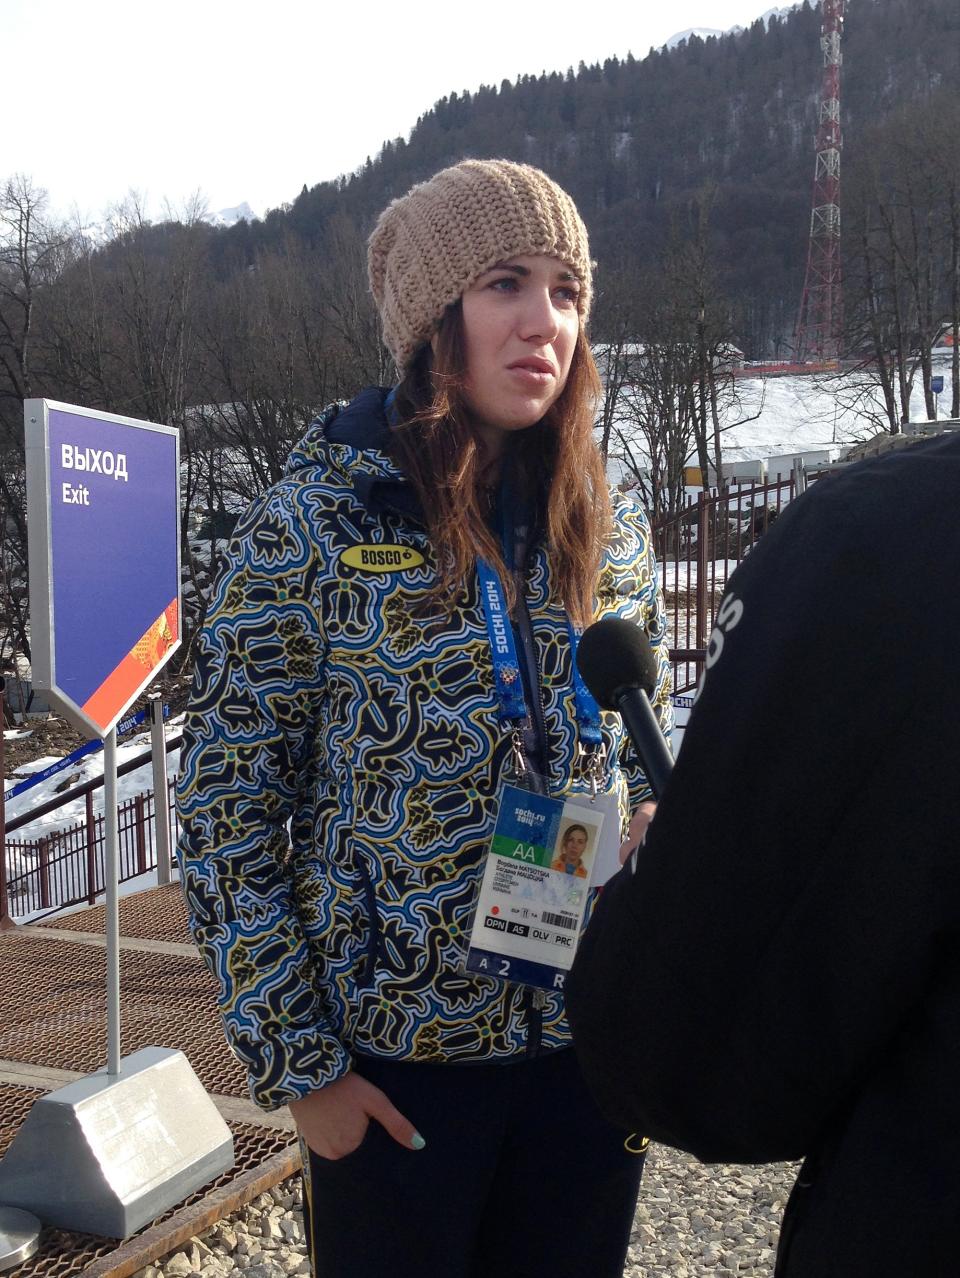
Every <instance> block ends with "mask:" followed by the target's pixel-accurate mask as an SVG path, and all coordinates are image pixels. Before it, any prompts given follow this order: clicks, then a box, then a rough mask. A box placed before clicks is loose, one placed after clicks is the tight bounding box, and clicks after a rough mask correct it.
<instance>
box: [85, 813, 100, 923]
mask: <svg viewBox="0 0 960 1278" xmlns="http://www.w3.org/2000/svg"><path fill="white" fill-rule="evenodd" d="M84 799H85V807H86V819H87V904H88V905H93V903H94V901H96V899H97V827H96V825H95V824H94V820H93V791H92V790H88V791H87V793H86V795H85V796H84Z"/></svg>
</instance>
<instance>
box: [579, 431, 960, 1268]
mask: <svg viewBox="0 0 960 1278" xmlns="http://www.w3.org/2000/svg"><path fill="white" fill-rule="evenodd" d="M958 492H960V439H957V438H956V437H950V436H946V437H940V438H937V439H935V440H932V441H927V442H924V443H920V444H917V445H914V446H911V447H909V448H906V449H904V450H903V451H902V452H898V453H895V454H888V455H887V456H885V457H883V458H881V459H877V460H874V461H870V462H865V463H862V464H861V465H858V466H855V467H852V468H851V469H849V470H848V471H845V472H842V473H840V474H839V475H836V476H828V477H825V478H823V479H821V480H819V481H818V482H817V483H816V484H815V485H814V486H813V487H812V488H811V490H810V491H809V492H808V493H807V494H806V495H805V496H804V497H802V498H801V499H800V500H798V501H796V502H794V503H792V504H791V505H790V507H789V508H788V509H787V511H786V513H785V514H784V515H783V517H782V518H781V519H780V520H779V521H778V524H777V527H776V528H775V529H773V530H772V531H771V532H769V533H768V534H767V535H766V536H765V537H764V538H763V540H762V541H760V542H759V543H758V545H757V546H756V548H755V549H754V550H753V551H752V552H751V554H750V556H749V558H748V559H747V560H746V561H745V562H744V563H743V564H742V565H741V566H740V567H739V568H738V569H737V571H736V573H735V574H734V575H733V577H732V578H731V580H730V583H729V586H728V589H727V592H726V594H725V597H724V599H723V601H722V604H721V607H720V609H719V611H718V616H717V624H716V629H715V630H714V633H713V635H712V636H711V640H710V646H709V650H708V656H707V663H706V664H707V669H706V672H705V676H704V680H703V682H702V684H701V688H700V693H699V696H698V700H697V704H696V706H695V708H694V710H693V712H692V715H691V718H690V722H689V724H688V726H687V729H686V732H685V737H684V742H683V748H682V750H681V752H680V754H679V757H678V759H677V763H676V768H675V769H674V772H673V774H672V776H671V778H670V781H669V783H668V785H667V787H666V790H665V793H664V795H663V797H662V800H661V802H660V804H659V807H658V810H657V813H656V816H655V819H654V821H653V823H652V825H651V826H650V828H649V831H648V833H647V837H646V841H645V843H644V845H643V846H642V847H641V848H640V849H639V853H638V855H637V857H636V858H635V869H634V866H633V865H631V864H630V863H629V862H628V864H627V865H625V866H624V867H623V869H622V870H621V871H620V873H619V874H618V875H617V876H616V877H615V878H614V879H613V880H611V882H610V883H609V884H608V885H607V887H606V888H605V889H604V892H603V895H602V897H601V900H600V903H599V906H598V908H597V911H596V913H595V915H594V917H593V920H592V922H591V925H590V927H589V929H588V931H587V934H586V936H585V938H584V941H583V943H582V945H581V948H580V951H579V954H578V957H577V960H576V963H575V965H574V970H573V972H572V974H571V976H570V977H569V978H568V982H567V987H566V988H567V1007H568V1012H569V1016H570V1020H571V1022H572V1026H573V1032H574V1044H575V1047H576V1049H577V1052H578V1055H579V1058H580V1062H581V1066H582V1068H583V1070H584V1073H585V1075H586V1077H587V1080H588V1082H589V1083H590V1085H591V1086H592V1088H593V1090H594V1093H595V1095H596V1096H597V1098H598V1101H599V1102H600V1104H601V1107H602V1108H603V1109H604V1110H605V1111H606V1112H607V1114H608V1115H609V1116H610V1117H611V1118H612V1119H614V1120H615V1121H617V1122H618V1123H620V1124H621V1125H622V1126H623V1127H624V1128H625V1129H627V1130H632V1131H637V1132H642V1133H645V1134H648V1135H649V1136H651V1137H652V1138H653V1139H654V1140H658V1141H661V1142H664V1143H666V1144H669V1145H673V1146H676V1147H677V1148H680V1149H684V1150H688V1151H690V1152H692V1153H693V1154H695V1155H696V1156H697V1157H698V1158H700V1159H701V1160H702V1161H704V1162H741V1163H762V1162H768V1161H779V1160H785V1159H798V1158H803V1159H804V1160H805V1161H804V1164H803V1168H802V1170H801V1173H800V1175H799V1177H798V1180H797V1183H796V1186H795V1188H794V1191H793V1194H792V1195H791V1199H790V1202H789V1204H788V1207H787V1211H786V1214H785V1218H784V1223H783V1229H782V1231H781V1239H780V1248H779V1253H778V1260H777V1269H776V1273H777V1275H778V1276H782V1278H860V1276H861V1275H862V1276H863V1278H948V1275H949V1278H956V1275H957V1274H958V1273H960V1251H958V1245H957V1237H956V1234H957V1226H958V1223H960V1161H958V1155H960V1088H958V1085H957V1078H958V1070H960V852H958V838H960V782H958V778H960V680H958V678H957V674H956V664H957V655H956V649H957V635H958V634H960V590H958V586H957V565H958V563H960V525H958V523H957V517H956V509H957V500H958V498H957V494H958Z"/></svg>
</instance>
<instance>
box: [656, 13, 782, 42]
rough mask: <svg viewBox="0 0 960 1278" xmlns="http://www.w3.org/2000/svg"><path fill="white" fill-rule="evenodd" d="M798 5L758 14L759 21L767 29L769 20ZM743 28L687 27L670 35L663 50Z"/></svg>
mask: <svg viewBox="0 0 960 1278" xmlns="http://www.w3.org/2000/svg"><path fill="white" fill-rule="evenodd" d="M798 7H799V6H798V5H795V4H788V5H784V6H783V8H780V9H767V10H766V12H765V13H761V14H760V21H761V22H762V23H763V25H764V26H765V27H769V25H770V19H771V18H785V17H786V16H787V14H788V13H789V12H790V10H791V9H796V8H798ZM742 30H743V27H740V26H736V27H729V28H728V29H727V30H726V31H721V30H720V29H719V28H718V27H688V28H687V30H686V31H678V32H677V33H676V35H672V36H671V37H670V39H669V40H668V41H667V42H666V43H665V44H664V46H663V47H664V48H665V49H675V48H676V47H677V45H678V44H683V42H684V41H685V40H689V39H690V37H691V36H697V37H698V38H699V39H701V40H707V39H709V37H710V36H722V35H730V34H732V33H733V32H735V31H742Z"/></svg>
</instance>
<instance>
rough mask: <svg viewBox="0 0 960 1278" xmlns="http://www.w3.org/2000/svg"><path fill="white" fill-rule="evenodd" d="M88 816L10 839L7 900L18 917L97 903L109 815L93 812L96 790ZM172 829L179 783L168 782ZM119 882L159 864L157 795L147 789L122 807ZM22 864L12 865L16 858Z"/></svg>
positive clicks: (87, 797) (90, 794) (87, 798)
mask: <svg viewBox="0 0 960 1278" xmlns="http://www.w3.org/2000/svg"><path fill="white" fill-rule="evenodd" d="M85 803H86V815H85V817H84V818H83V820H81V821H78V822H76V823H75V824H74V825H71V826H67V827H66V828H64V829H61V830H55V831H51V832H50V833H49V834H45V835H43V836H42V837H41V838H39V839H11V838H8V839H7V840H6V856H7V901H8V911H9V914H10V917H11V918H13V919H14V920H16V919H17V918H18V917H21V918H22V917H23V916H24V915H26V914H35V913H37V912H38V911H49V912H51V913H52V912H53V911H55V910H61V909H65V908H66V907H67V906H68V905H79V904H81V903H82V902H87V903H88V904H90V905H92V904H93V903H94V901H95V900H96V898H97V896H98V895H99V894H100V893H102V892H103V891H104V890H105V888H104V880H103V866H104V817H103V813H102V812H100V813H95V812H94V810H93V792H92V790H88V791H87V793H86V795H85ZM167 804H168V810H169V814H170V822H171V829H175V828H176V827H175V824H174V822H175V820H176V814H175V810H174V782H173V781H170V782H168V784H167ZM117 816H118V821H119V865H120V882H121V883H125V882H127V880H129V879H133V878H136V877H137V876H138V875H140V874H146V873H147V872H148V871H149V870H154V869H156V868H157V849H156V840H155V837H154V830H155V826H154V795H153V792H152V791H149V790H148V791H144V792H143V793H142V794H138V795H135V796H134V797H133V798H132V799H127V800H126V801H125V802H124V803H121V804H119V805H118V807H117ZM14 860H16V861H18V862H19V868H18V869H16V870H14V869H11V864H12V862H13V861H14Z"/></svg>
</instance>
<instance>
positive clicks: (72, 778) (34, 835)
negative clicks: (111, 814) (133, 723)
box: [4, 715, 183, 923]
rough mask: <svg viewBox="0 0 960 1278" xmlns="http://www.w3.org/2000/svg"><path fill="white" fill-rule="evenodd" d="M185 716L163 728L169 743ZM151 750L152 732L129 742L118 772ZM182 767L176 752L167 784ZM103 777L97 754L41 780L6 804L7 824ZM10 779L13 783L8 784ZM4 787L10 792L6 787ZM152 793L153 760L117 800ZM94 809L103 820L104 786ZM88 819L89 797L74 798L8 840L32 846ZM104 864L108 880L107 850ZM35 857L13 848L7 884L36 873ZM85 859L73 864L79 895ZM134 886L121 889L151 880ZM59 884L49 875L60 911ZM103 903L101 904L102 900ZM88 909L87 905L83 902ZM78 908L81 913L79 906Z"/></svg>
mask: <svg viewBox="0 0 960 1278" xmlns="http://www.w3.org/2000/svg"><path fill="white" fill-rule="evenodd" d="M182 726H183V716H182V715H180V716H179V717H177V718H175V719H171V720H168V721H167V722H166V723H165V724H164V731H165V734H166V737H167V739H169V738H170V737H174V736H176V735H177V734H178V733H179V732H180V731H181V729H182ZM149 748H150V733H149V732H140V733H137V734H136V735H134V736H132V737H130V738H129V739H128V740H126V741H124V742H123V743H122V744H118V746H117V765H118V767H119V766H120V765H122V764H123V763H125V762H126V761H127V760H128V759H132V758H134V757H135V756H136V755H138V754H142V753H144V751H146V750H149ZM57 761H58V760H57V759H56V758H44V759H38V760H35V761H34V762H32V763H29V764H23V765H22V766H21V767H20V768H19V769H18V772H17V775H18V776H19V775H20V774H21V773H23V774H28V773H33V772H39V771H41V770H42V769H43V768H44V767H48V766H49V765H50V764H51V763H56V762H57ZM179 766H180V751H179V750H173V751H170V752H169V753H168V754H167V758H166V773H167V779H168V782H169V781H171V780H173V779H174V778H175V777H176V775H177V771H178V769H179ZM102 776H103V752H102V751H98V752H96V753H93V754H88V755H85V756H84V757H83V758H82V759H78V760H77V761H76V765H75V766H74V767H71V768H67V769H64V771H62V772H59V773H57V775H56V776H53V777H50V778H48V780H46V781H42V782H40V783H39V784H37V785H36V786H34V787H33V788H32V789H30V790H27V791H25V792H24V793H23V794H19V795H17V796H16V797H15V798H13V799H9V800H8V801H7V803H6V820H7V824H8V825H9V823H10V822H11V821H13V820H15V819H16V818H18V817H21V816H24V815H26V814H27V813H29V812H32V811H34V810H35V809H36V808H39V807H41V806H42V805H43V804H44V803H46V802H47V801H48V800H49V799H51V798H53V797H54V796H55V795H56V794H57V793H60V792H61V791H62V790H64V789H66V788H72V787H73V786H75V785H80V784H82V783H83V782H84V781H89V780H92V779H94V778H96V777H102ZM8 780H9V779H8ZM4 788H5V789H6V788H8V785H5V786H4ZM152 789H153V767H152V764H151V762H150V760H149V759H148V760H147V761H146V763H144V764H143V765H142V766H141V767H139V768H136V769H134V771H132V772H130V773H128V774H127V776H124V777H120V778H118V780H117V799H118V802H119V803H120V804H121V805H122V804H123V803H124V802H126V801H127V800H129V799H134V798H136V796H137V795H139V794H144V793H146V792H148V791H151V790H152ZM93 810H94V815H95V816H99V815H100V814H102V812H103V787H102V786H101V787H100V788H99V789H97V790H94V792H93ZM85 815H86V800H85V799H84V798H79V799H74V800H72V801H71V802H69V803H65V804H64V805H63V806H62V807H59V808H57V809H55V810H54V811H53V812H49V813H47V814H46V815H45V816H42V817H38V818H37V819H36V820H34V821H30V822H28V824H27V825H25V826H23V827H22V828H20V829H19V830H17V831H16V832H15V833H14V834H13V835H11V836H10V837H9V840H8V843H9V842H13V841H20V840H22V841H25V842H27V841H29V842H33V841H36V840H38V839H41V838H43V837H45V836H47V835H50V834H53V833H55V832H57V831H60V830H66V829H70V828H71V827H73V826H75V825H77V824H78V823H79V822H81V821H83V820H84V818H85ZM153 826H154V822H153V818H152V817H148V818H147V821H146V830H145V834H146V840H147V846H148V847H154V848H155V847H156V845H157V844H156V833H155V829H154V828H153ZM172 837H173V838H174V840H175V839H176V831H173V832H172ZM98 858H99V863H100V868H99V877H98V881H100V882H102V880H103V852H102V848H101V849H100V850H99V851H98ZM36 861H37V858H36V855H35V854H33V853H30V852H26V853H24V852H20V851H14V850H12V849H10V851H9V852H8V857H7V877H8V880H12V879H15V878H16V877H17V876H18V875H21V874H23V873H26V872H29V871H32V870H34V869H35V868H36ZM153 874H154V877H153V880H152V881H153V882H154V883H155V882H156V872H155V871H154V872H153ZM35 882H36V881H35V880H28V882H27V890H28V891H30V892H31V893H32V892H33V891H34V890H35V888H34V884H35ZM86 882H87V878H86V860H85V858H84V857H82V856H81V857H78V858H77V861H76V862H75V863H71V878H70V886H71V888H74V887H75V888H76V891H84V890H85V889H86ZM128 883H129V885H130V886H127V885H126V884H124V885H122V889H123V888H124V887H126V889H127V890H128V891H139V890H140V889H141V888H142V887H147V886H149V885H150V880H149V876H148V875H138V876H137V877H136V878H134V879H130V880H128ZM59 891H60V884H59V883H58V882H57V876H56V875H54V874H51V875H50V893H51V908H52V907H54V906H56V904H57V902H58V900H59V899H60V898H59ZM76 891H70V895H76ZM98 899H102V896H101V897H98ZM84 904H86V903H85V902H84ZM77 908H80V907H79V906H78V907H77ZM49 913H50V909H49V908H47V909H35V910H32V911H31V912H30V913H29V914H26V915H21V914H19V913H16V912H14V914H13V917H14V918H15V919H16V921H17V922H18V923H20V922H28V921H30V920H31V919H38V918H42V917H44V916H46V915H48V914H49Z"/></svg>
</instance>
